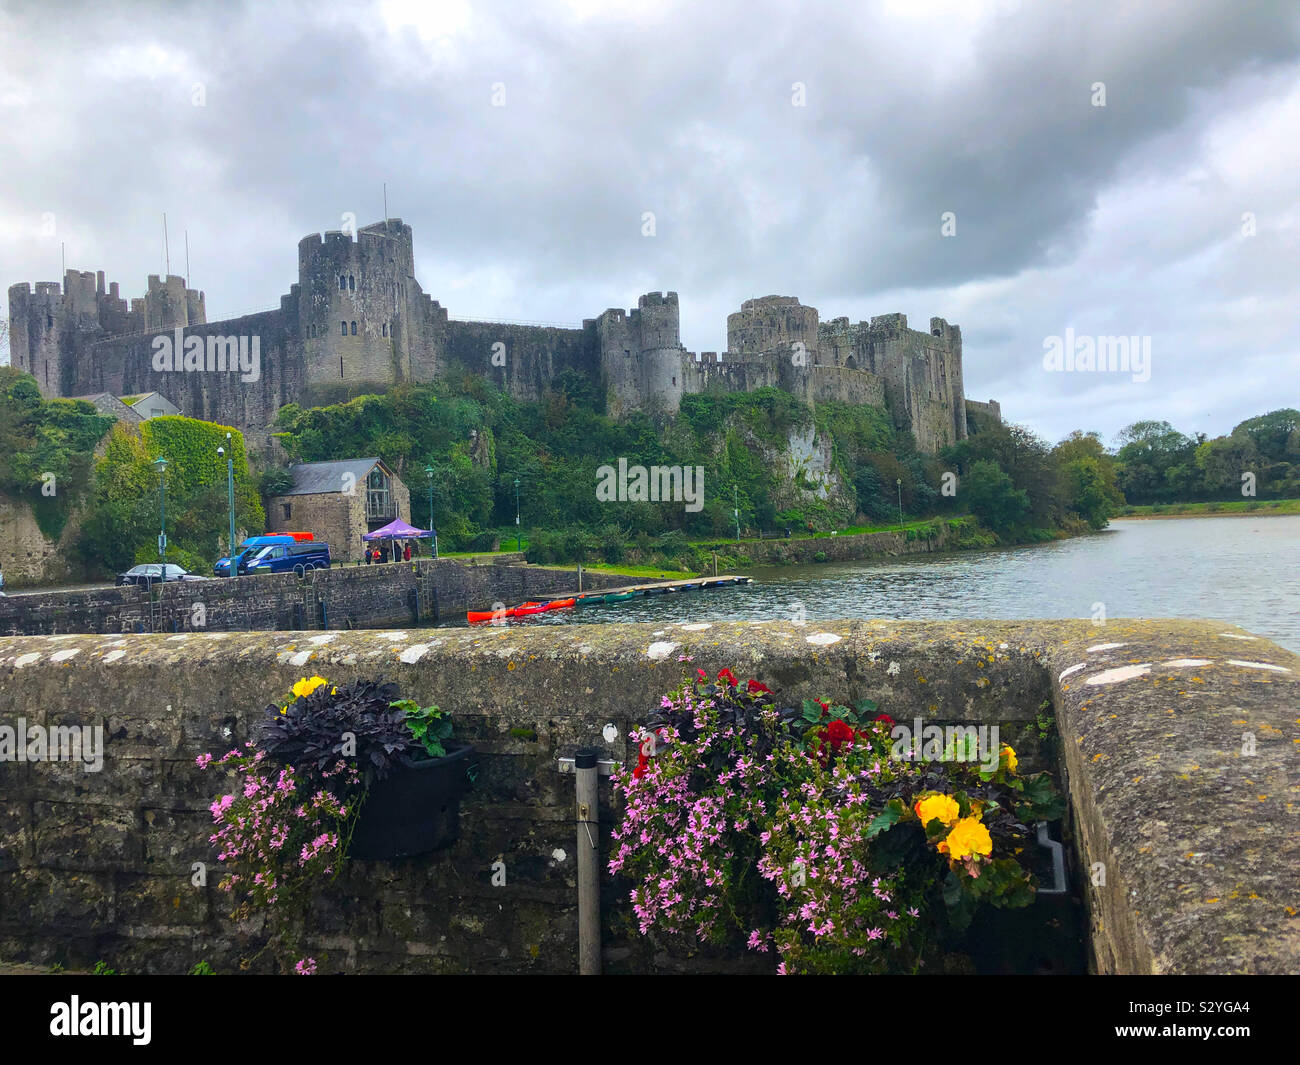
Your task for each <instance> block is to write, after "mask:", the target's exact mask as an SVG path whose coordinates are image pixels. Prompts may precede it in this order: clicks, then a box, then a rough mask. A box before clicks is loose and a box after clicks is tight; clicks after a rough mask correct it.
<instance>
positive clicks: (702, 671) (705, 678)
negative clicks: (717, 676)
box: [695, 669, 709, 682]
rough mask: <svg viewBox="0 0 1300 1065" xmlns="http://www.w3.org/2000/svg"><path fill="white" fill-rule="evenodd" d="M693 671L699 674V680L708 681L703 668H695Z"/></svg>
mask: <svg viewBox="0 0 1300 1065" xmlns="http://www.w3.org/2000/svg"><path fill="white" fill-rule="evenodd" d="M695 672H696V673H698V674H699V675H700V680H702V681H705V682H707V681H708V679H709V675H708V674H707V673H705V672H704V670H702V669H697V670H696V671H695Z"/></svg>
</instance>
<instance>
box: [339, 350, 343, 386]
mask: <svg viewBox="0 0 1300 1065" xmlns="http://www.w3.org/2000/svg"><path fill="white" fill-rule="evenodd" d="M339 380H340V381H342V380H343V356H342V355H340V356H339Z"/></svg>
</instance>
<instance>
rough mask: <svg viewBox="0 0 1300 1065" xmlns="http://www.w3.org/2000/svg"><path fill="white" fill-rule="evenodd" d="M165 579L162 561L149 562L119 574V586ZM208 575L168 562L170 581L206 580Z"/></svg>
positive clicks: (168, 578)
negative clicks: (200, 574) (202, 575)
mask: <svg viewBox="0 0 1300 1065" xmlns="http://www.w3.org/2000/svg"><path fill="white" fill-rule="evenodd" d="M162 579H163V568H162V563H160V562H147V563H145V564H144V565H142V566H132V567H131V568H130V569H129V570H127V571H126V572H125V573H119V574H118V575H117V583H118V586H119V587H121V586H122V585H124V584H152V583H153V582H154V581H161V580H162ZM207 579H208V578H207V577H201V576H199V575H198V574H197V573H191V572H190V571H189V570H187V569H182V568H181V567H180V566H174V565H172V564H171V563H170V562H169V563H167V580H169V581H206V580H207Z"/></svg>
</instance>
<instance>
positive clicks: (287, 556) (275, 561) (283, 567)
mask: <svg viewBox="0 0 1300 1065" xmlns="http://www.w3.org/2000/svg"><path fill="white" fill-rule="evenodd" d="M329 568H330V545H329V544H327V543H325V542H324V541H322V540H307V541H300V542H296V543H291V544H273V545H271V546H270V547H264V548H262V550H261V551H259V552H258V553H257V554H255V555H253V556H252V557H251V558H245V559H244V560H243V561H242V562H240V563H239V570H238V572H239V573H248V574H258V573H297V574H303V573H306V572H307V571H309V570H313V569H329Z"/></svg>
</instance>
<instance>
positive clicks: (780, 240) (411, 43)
mask: <svg viewBox="0 0 1300 1065" xmlns="http://www.w3.org/2000/svg"><path fill="white" fill-rule="evenodd" d="M1103 94H1104V106H1098V104H1099V103H1102V102H1103ZM196 103H197V104H199V105H200V106H196ZM502 104H503V106H502ZM0 167H2V168H3V177H2V179H0V289H5V290H7V288H8V286H9V285H10V284H12V283H15V282H19V281H40V280H56V279H57V278H58V277H59V276H60V268H59V257H60V245H61V244H62V245H65V246H66V254H67V263H68V266H69V267H70V268H75V269H81V270H97V269H102V270H104V271H105V272H106V274H107V276H108V278H109V279H110V280H116V281H119V282H121V285H122V290H123V292H124V293H130V294H132V295H139V294H141V293H142V292H143V289H144V283H145V277H146V275H147V274H150V273H161V272H162V270H163V241H162V214H163V212H166V213H167V219H168V223H169V227H170V232H171V262H172V271H173V272H174V273H180V272H183V270H184V261H185V260H184V238H183V234H184V233H185V231H188V235H189V243H190V264H191V266H190V274H191V283H192V284H193V285H195V286H196V287H199V288H202V289H203V290H204V291H205V292H206V294H207V307H208V317H209V320H215V319H218V318H224V317H230V316H233V315H236V314H241V313H247V312H250V311H254V310H260V309H265V308H269V307H273V306H276V305H278V301H279V296H280V295H281V293H283V292H287V291H288V287H289V285H290V284H291V283H292V282H294V281H295V280H296V278H297V242H298V240H299V238H301V237H302V236H304V235H306V234H307V233H310V232H319V231H323V230H326V229H337V228H339V227H340V224H341V218H342V216H343V214H344V213H345V212H349V211H350V212H353V213H354V214H355V215H356V217H357V219H358V221H359V223H360V224H363V225H364V224H366V223H368V222H371V221H376V220H378V219H380V218H382V217H383V184H384V182H387V184H388V202H389V213H390V214H391V215H393V216H400V217H401V218H402V219H404V220H405V221H406V222H408V223H410V224H411V225H412V226H413V227H414V231H415V241H416V273H417V276H418V278H419V280H420V283H421V284H422V285H423V287H424V289H425V291H426V292H428V293H430V294H431V295H432V296H433V298H434V299H437V300H439V301H441V303H442V304H443V305H444V306H445V307H447V308H449V310H450V313H451V315H452V316H453V317H479V318H501V319H515V320H527V321H539V322H550V323H558V324H575V325H576V324H577V323H579V322H580V321H581V320H582V319H583V318H585V317H594V316H595V315H596V314H598V313H599V312H600V311H602V310H603V309H605V308H606V307H611V306H634V305H635V303H636V297H637V295H638V294H639V293H641V292H645V291H652V290H668V289H674V290H676V291H677V292H678V293H679V294H680V298H681V307H682V341H683V343H684V344H685V345H686V347H687V348H689V349H691V350H695V351H706V350H719V349H723V348H725V346H726V315H727V313H728V312H729V311H731V310H734V309H736V308H737V307H738V306H739V304H740V302H741V301H742V300H744V299H747V298H750V297H753V296H759V295H767V294H771V293H777V294H782V295H795V296H798V297H800V298H801V299H802V300H803V301H804V302H805V303H810V304H812V305H814V306H816V307H817V308H818V309H819V310H820V312H821V316H822V319H823V320H826V319H829V318H833V317H838V316H841V315H847V316H849V317H851V318H853V319H854V320H858V319H862V318H869V317H871V316H872V315H876V314H883V313H887V312H892V311H902V312H903V313H905V314H907V315H908V316H909V319H910V324H911V325H912V326H913V327H919V328H922V329H925V328H927V324H928V320H929V318H930V317H931V316H932V315H938V316H941V317H944V318H947V319H948V320H949V321H950V322H956V323H958V324H960V325H961V327H962V331H963V335H964V338H965V364H964V365H965V379H966V391H967V395H968V396H969V397H970V398H973V399H988V398H990V397H994V398H997V399H998V400H1000V401H1001V403H1002V407H1003V412H1004V415H1005V416H1006V417H1007V418H1008V419H1009V420H1012V421H1016V422H1019V423H1022V424H1024V425H1027V426H1029V427H1031V428H1032V429H1034V430H1035V431H1037V432H1039V433H1041V434H1042V435H1044V436H1046V437H1048V438H1050V439H1053V440H1055V439H1058V438H1059V437H1061V436H1063V435H1065V434H1066V433H1067V432H1069V431H1070V430H1071V429H1075V428H1083V429H1096V430H1099V431H1101V432H1102V433H1104V434H1105V435H1106V437H1107V439H1108V440H1109V439H1111V437H1112V436H1113V434H1114V433H1115V432H1116V431H1117V430H1118V429H1120V428H1121V427H1122V426H1124V425H1126V424H1128V423H1129V422H1131V421H1134V420H1136V419H1139V418H1164V419H1168V420H1170V421H1172V422H1174V423H1175V424H1176V425H1177V426H1179V427H1180V428H1182V429H1183V430H1184V431H1188V432H1192V431H1200V432H1206V433H1209V434H1211V435H1216V434H1219V433H1223V432H1227V431H1228V430H1230V429H1231V427H1232V426H1233V425H1234V424H1235V423H1236V422H1238V421H1240V420H1241V419H1243V418H1246V417H1249V416H1251V415H1254V414H1258V413H1262V412H1263V411H1266V410H1270V409H1274V408H1276V407H1280V406H1300V313H1298V312H1300V5H1297V4H1294V3H1289V2H1287V0H1278V2H1277V3H1269V2H1266V0H1256V2H1242V0H1225V2H1221V3H1212V2H1200V0H1179V2H1177V3H1159V2H1155V0H1126V2H1119V3H1111V2H1106V0H1089V2H1086V3H1075V2H1040V3H1024V4H1018V3H999V2H984V3H977V2H975V0H885V2H880V3H870V2H864V0H843V2H840V3H826V4H812V3H808V4H802V5H798V4H793V3H789V2H786V3H768V2H766V0H709V2H708V3H698V2H695V3H674V2H673V0H645V2H642V0H622V2H614V3H600V2H597V0H571V2H557V3H543V2H540V0H538V2H534V0H502V2H496V0H474V2H473V3H465V2H459V0H451V2H442V0H391V2H382V0H381V2H377V3H372V4H368V3H364V2H361V0H356V2H349V3H343V4H333V3H328V2H319V0H318V2H313V3H303V4H289V3H268V2H262V3H257V4H249V5H247V6H240V5H236V4H227V3H221V4H211V3H201V4H194V5H192V6H191V5H188V4H185V3H182V2H172V0H169V2H167V3H164V4H158V5H152V4H144V3H121V2H116V3H115V2H111V0H100V2H97V3H94V4H87V5H84V6H83V5H79V4H72V3H66V2H63V0H39V2H37V3H30V4H28V3H23V2H0ZM645 212H653V214H654V221H655V225H654V229H655V232H654V235H653V236H646V235H643V228H644V226H643V216H644V214H645ZM947 212H951V215H950V216H948V218H949V225H948V226H947V229H948V230H950V231H951V230H953V229H954V228H955V232H952V233H951V235H945V233H944V228H945V227H944V219H945V214H946V213H947ZM51 216H52V224H51ZM51 229H52V230H53V232H51ZM1067 329H1073V331H1074V333H1075V334H1076V335H1079V336H1109V335H1124V336H1141V337H1150V343H1151V369H1150V379H1149V380H1147V381H1135V380H1134V379H1133V377H1134V375H1133V374H1123V373H1106V374H1098V373H1051V372H1047V371H1046V370H1045V369H1044V367H1043V357H1044V343H1045V340H1046V339H1047V338H1050V337H1052V336H1060V335H1063V334H1064V333H1065V331H1066V330H1067Z"/></svg>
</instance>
